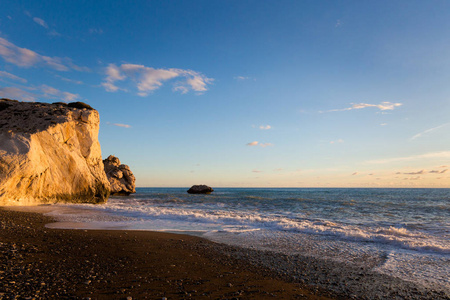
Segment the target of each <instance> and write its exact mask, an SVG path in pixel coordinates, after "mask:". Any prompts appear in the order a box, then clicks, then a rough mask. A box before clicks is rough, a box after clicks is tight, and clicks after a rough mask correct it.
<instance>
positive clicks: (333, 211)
mask: <svg viewBox="0 0 450 300" xmlns="http://www.w3.org/2000/svg"><path fill="white" fill-rule="evenodd" d="M186 190H187V189H186V188H138V189H137V193H136V194H134V195H131V196H129V197H112V198H110V200H109V202H108V203H107V204H105V205H57V206H54V207H52V209H51V212H49V213H48V215H51V216H54V217H56V218H57V219H58V220H59V221H61V222H59V223H54V224H49V225H48V226H49V227H53V228H102V229H124V230H125V229H126V230H129V229H136V230H154V231H168V232H179V233H185V234H195V235H200V236H203V237H205V238H208V239H211V240H213V241H217V242H222V243H227V244H230V245H238V246H242V247H249V248H253V249H261V250H270V251H276V252H282V253H285V254H302V255H307V256H315V257H320V258H324V259H332V260H338V261H343V262H346V263H351V264H356V265H358V264H361V265H363V264H370V263H371V262H374V263H373V266H372V267H373V270H375V271H376V272H380V273H386V274H389V275H393V276H396V277H399V278H401V279H404V280H408V281H413V282H416V283H419V284H423V285H426V286H428V287H433V288H435V289H438V290H445V291H450V189H319V188H308V189H301V188H279V189H273V188H270V189H269V188H267V189H266V188H264V189H257V188H217V189H215V191H214V193H212V194H211V195H189V194H187V193H186Z"/></svg>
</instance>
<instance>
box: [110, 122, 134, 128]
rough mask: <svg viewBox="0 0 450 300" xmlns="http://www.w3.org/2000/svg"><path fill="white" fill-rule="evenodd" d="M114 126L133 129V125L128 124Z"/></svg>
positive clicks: (115, 124)
mask: <svg viewBox="0 0 450 300" xmlns="http://www.w3.org/2000/svg"><path fill="white" fill-rule="evenodd" d="M113 125H114V126H117V127H123V128H131V125H128V124H120V123H113Z"/></svg>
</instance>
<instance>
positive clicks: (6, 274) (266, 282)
mask: <svg viewBox="0 0 450 300" xmlns="http://www.w3.org/2000/svg"><path fill="white" fill-rule="evenodd" d="M15 209H16V211H13V210H11V208H2V209H0V220H1V221H0V229H1V230H0V253H1V255H0V257H1V258H0V259H1V262H0V279H1V280H0V299H50V298H53V299H164V298H167V299H449V296H448V294H446V293H445V292H442V291H437V290H433V289H431V288H426V287H423V286H419V285H416V284H414V283H411V282H408V281H404V280H400V279H399V278H396V277H393V276H389V275H386V274H381V273H377V272H373V271H372V269H373V266H374V265H376V264H379V263H380V262H379V261H376V260H374V259H373V258H370V257H361V260H362V261H364V260H365V261H366V263H365V264H364V265H361V264H348V263H342V262H339V261H332V260H328V259H320V258H314V257H310V256H303V255H299V254H296V255H286V254H283V253H279V252H273V251H261V250H253V249H249V248H241V247H236V246H230V245H225V244H220V243H215V242H212V241H209V240H206V239H203V238H200V237H196V236H192V235H183V234H173V233H165V232H154V231H134V230H84V229H52V228H48V227H45V225H46V224H47V226H48V225H49V224H54V223H52V222H54V221H55V220H54V219H53V218H51V217H48V216H45V215H43V214H42V213H36V212H27V211H17V208H15ZM29 209H30V208H27V210H29ZM31 209H33V208H31Z"/></svg>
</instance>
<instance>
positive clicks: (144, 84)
mask: <svg viewBox="0 0 450 300" xmlns="http://www.w3.org/2000/svg"><path fill="white" fill-rule="evenodd" d="M106 75H107V76H106V78H105V81H104V82H103V83H102V86H103V87H105V89H106V91H108V92H116V91H117V90H119V89H120V88H119V87H118V86H117V85H116V82H117V81H123V80H125V79H128V78H129V79H131V80H132V81H134V82H135V83H136V87H137V89H138V93H137V94H138V95H139V96H142V97H145V96H148V94H149V93H150V92H152V91H154V90H156V89H158V88H160V87H161V86H162V85H163V82H165V81H168V80H171V79H174V78H180V80H179V81H178V82H176V83H175V85H174V88H173V89H174V91H179V92H181V93H183V94H184V93H187V92H189V91H190V90H193V91H196V92H200V93H201V92H205V91H206V90H207V85H208V84H209V83H211V82H212V81H213V79H211V78H208V77H206V76H204V75H203V74H201V73H198V72H195V71H192V70H182V69H174V68H172V69H154V68H151V67H146V66H144V65H136V64H122V65H120V66H116V65H115V64H109V66H108V67H107V68H106Z"/></svg>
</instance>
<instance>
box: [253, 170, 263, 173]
mask: <svg viewBox="0 0 450 300" xmlns="http://www.w3.org/2000/svg"><path fill="white" fill-rule="evenodd" d="M252 172H253V173H262V171H260V170H257V169H253V170H252Z"/></svg>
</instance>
